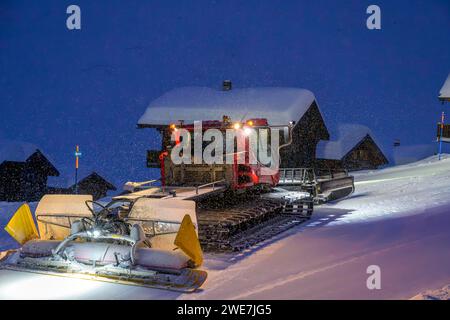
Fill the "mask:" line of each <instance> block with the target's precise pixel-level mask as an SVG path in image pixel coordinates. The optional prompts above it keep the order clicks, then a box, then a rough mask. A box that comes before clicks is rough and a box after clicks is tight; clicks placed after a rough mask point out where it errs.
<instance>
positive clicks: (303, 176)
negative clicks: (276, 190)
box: [279, 168, 315, 184]
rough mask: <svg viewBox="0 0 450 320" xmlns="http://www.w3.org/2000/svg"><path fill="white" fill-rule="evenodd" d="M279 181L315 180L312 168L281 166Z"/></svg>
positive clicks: (300, 181)
mask: <svg viewBox="0 0 450 320" xmlns="http://www.w3.org/2000/svg"><path fill="white" fill-rule="evenodd" d="M279 171H280V181H279V183H302V184H303V183H311V182H314V180H315V175H314V170H313V169H312V168H280V169H279Z"/></svg>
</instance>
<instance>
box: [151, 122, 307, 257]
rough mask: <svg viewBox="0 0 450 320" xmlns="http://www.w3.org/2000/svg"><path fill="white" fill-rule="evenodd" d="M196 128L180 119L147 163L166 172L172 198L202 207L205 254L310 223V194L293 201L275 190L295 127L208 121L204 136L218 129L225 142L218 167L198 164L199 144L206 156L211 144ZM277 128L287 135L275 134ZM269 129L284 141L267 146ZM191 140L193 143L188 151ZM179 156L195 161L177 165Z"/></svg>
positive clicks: (166, 188)
mask: <svg viewBox="0 0 450 320" xmlns="http://www.w3.org/2000/svg"><path fill="white" fill-rule="evenodd" d="M195 126H196V125H195V124H194V123H184V122H183V121H180V122H179V123H174V124H170V125H168V126H166V127H164V128H160V129H159V130H160V132H161V134H162V142H163V143H162V145H163V150H162V151H156V150H155V151H149V152H148V156H147V165H148V166H149V167H155V168H156V167H159V168H160V170H161V184H162V190H164V191H165V193H166V194H168V195H172V196H174V197H178V198H180V197H183V196H184V195H185V194H188V193H189V192H191V193H192V196H191V195H189V199H190V200H194V201H195V202H196V204H197V209H196V214H197V220H198V228H199V229H198V234H199V239H200V242H201V244H202V247H203V248H204V249H205V250H208V251H224V250H225V251H229V250H234V251H238V250H241V249H244V248H247V247H249V246H251V245H253V244H255V243H257V242H260V241H262V240H264V239H267V238H270V237H271V236H273V235H275V234H278V233H280V232H282V231H284V230H286V229H288V228H290V227H292V226H294V225H297V224H299V223H301V222H303V221H305V220H306V219H309V217H310V216H311V214H312V211H313V198H312V196H311V194H310V193H309V192H298V193H297V194H296V196H294V197H292V198H288V197H286V196H285V194H286V192H283V191H281V192H277V191H276V188H275V187H276V185H277V184H278V182H279V178H280V171H279V168H278V152H279V149H281V148H283V147H285V146H287V145H289V144H290V143H291V141H292V127H293V124H292V123H291V124H287V125H283V126H271V125H270V124H269V123H268V121H267V119H263V118H259V119H255V118H252V119H246V120H245V121H239V122H233V121H231V119H230V118H229V117H227V116H223V119H222V121H216V120H214V121H202V122H201V131H200V132H201V136H203V135H204V134H207V132H208V130H211V129H214V130H215V132H216V134H218V133H220V134H221V135H222V139H223V141H224V142H225V143H224V145H223V146H220V148H223V149H221V150H222V151H223V153H222V156H223V159H222V160H223V161H216V162H214V163H208V162H207V161H205V159H200V160H198V159H197V160H196V155H195V151H194V148H195V143H199V141H200V143H202V145H201V148H199V149H200V150H201V152H202V155H203V152H205V150H207V148H208V146H209V145H210V141H209V142H207V143H205V142H204V141H203V138H202V137H200V139H199V138H198V133H199V131H196V130H195V129H196V127H195ZM182 129H184V130H182ZM273 129H277V130H278V132H283V133H282V134H279V135H277V136H274V135H273V134H272V130H273ZM197 130H199V129H198V127H197ZM264 130H265V132H266V134H267V135H268V139H267V140H268V141H270V142H271V139H275V138H276V137H278V138H279V141H278V142H279V143H278V144H276V145H275V144H274V147H272V144H271V143H270V146H267V145H266V146H262V144H261V143H260V141H261V139H260V138H261V136H260V133H261V132H262V131H264ZM195 132H196V133H195ZM196 134H197V137H196ZM227 134H234V135H235V140H234V142H233V143H232V146H231V147H230V146H229V145H227V143H226V142H227V139H226V137H227ZM252 135H253V136H252ZM255 135H256V136H255ZM255 137H256V141H258V143H257V148H256V150H255V148H253V147H251V146H255V145H254V144H252V143H254V141H255V140H252V138H255ZM188 140H189V141H190V142H192V143H191V144H189V145H188V146H187V147H186V145H187V144H186V142H187V141H188ZM205 140H206V139H205ZM228 142H229V140H228ZM183 144H184V146H185V148H184V149H183ZM276 146H278V147H276ZM175 148H177V149H175ZM259 148H266V149H265V152H266V155H267V157H268V158H269V159H271V162H270V164H271V165H270V167H269V165H264V164H262V163H261V162H260V161H259V159H258V155H257V154H256V153H258V154H259V151H257V150H259ZM268 149H270V150H269V151H268ZM277 149H278V150H277ZM180 150H182V152H181V153H180V152H179V151H180ZM174 155H175V156H177V155H179V156H180V157H181V158H182V157H183V155H184V156H187V157H186V158H188V159H190V160H188V161H184V162H181V163H179V161H174V159H173V156H174ZM219 159H221V158H220V157H219ZM216 160H217V158H216ZM266 160H267V158H266ZM266 163H267V161H266Z"/></svg>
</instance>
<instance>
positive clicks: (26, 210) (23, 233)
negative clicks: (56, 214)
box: [5, 203, 39, 244]
mask: <svg viewBox="0 0 450 320" xmlns="http://www.w3.org/2000/svg"><path fill="white" fill-rule="evenodd" d="M5 230H6V232H8V233H9V235H10V236H11V237H13V238H14V239H15V240H16V241H17V242H18V243H20V244H24V243H25V242H27V241H28V240H31V239H37V238H39V234H38V232H37V229H36V225H35V224H34V220H33V216H32V214H31V211H30V207H29V206H28V204H27V203H24V204H23V205H21V206H20V207H19V209H17V211H16V213H14V215H13V216H12V218H11V220H9V222H8V224H7V225H6V227H5Z"/></svg>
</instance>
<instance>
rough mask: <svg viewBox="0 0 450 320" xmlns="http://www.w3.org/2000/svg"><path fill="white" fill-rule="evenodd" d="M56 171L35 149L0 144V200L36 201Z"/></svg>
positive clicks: (14, 143)
mask: <svg viewBox="0 0 450 320" xmlns="http://www.w3.org/2000/svg"><path fill="white" fill-rule="evenodd" d="M49 176H59V172H58V170H57V169H56V168H55V167H54V166H53V164H52V163H51V162H50V161H49V160H48V158H47V157H46V156H45V155H44V154H43V153H42V152H41V151H40V150H39V149H36V147H35V146H33V145H31V144H28V143H22V142H14V141H3V140H2V141H0V201H38V200H39V199H40V198H41V197H42V196H43V195H44V194H45V193H46V190H47V179H48V177H49Z"/></svg>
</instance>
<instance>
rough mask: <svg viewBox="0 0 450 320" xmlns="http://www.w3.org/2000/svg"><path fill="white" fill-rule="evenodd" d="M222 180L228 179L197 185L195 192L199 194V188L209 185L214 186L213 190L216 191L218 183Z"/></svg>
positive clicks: (223, 180)
mask: <svg viewBox="0 0 450 320" xmlns="http://www.w3.org/2000/svg"><path fill="white" fill-rule="evenodd" d="M222 182H226V180H225V179H222V180H217V181H213V182H209V183H205V184H202V185H200V186H197V187H195V194H198V190H200V189H202V188H206V187H209V186H212V191H214V190H215V188H216V185H217V184H219V183H222Z"/></svg>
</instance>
